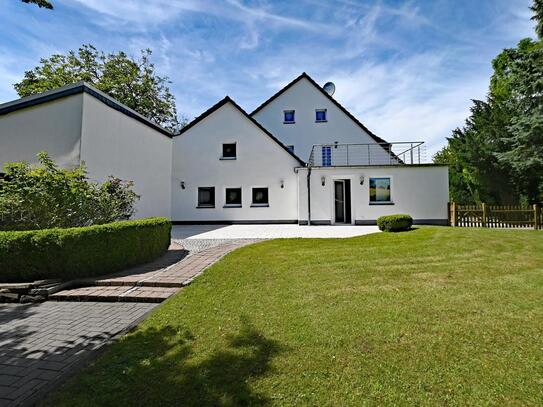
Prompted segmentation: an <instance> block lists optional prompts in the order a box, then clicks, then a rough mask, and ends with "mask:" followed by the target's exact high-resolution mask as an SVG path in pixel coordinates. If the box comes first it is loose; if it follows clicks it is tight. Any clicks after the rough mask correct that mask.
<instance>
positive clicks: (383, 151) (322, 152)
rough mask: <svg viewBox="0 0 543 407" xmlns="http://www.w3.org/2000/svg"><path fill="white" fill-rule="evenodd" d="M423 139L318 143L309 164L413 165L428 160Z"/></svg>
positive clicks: (313, 165) (323, 165)
mask: <svg viewBox="0 0 543 407" xmlns="http://www.w3.org/2000/svg"><path fill="white" fill-rule="evenodd" d="M426 160H427V158H426V146H424V142H423V141H413V142H398V143H371V144H339V143H333V144H316V145H314V146H313V148H312V149H311V155H310V156H309V166H310V167H349V166H357V165H363V166H368V165H413V164H424V163H426V162H427V161H426Z"/></svg>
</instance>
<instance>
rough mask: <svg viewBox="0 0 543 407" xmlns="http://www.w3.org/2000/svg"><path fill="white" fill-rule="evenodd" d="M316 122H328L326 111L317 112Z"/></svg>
mask: <svg viewBox="0 0 543 407" xmlns="http://www.w3.org/2000/svg"><path fill="white" fill-rule="evenodd" d="M315 121H316V122H317V123H322V122H325V121H327V120H326V109H317V110H315Z"/></svg>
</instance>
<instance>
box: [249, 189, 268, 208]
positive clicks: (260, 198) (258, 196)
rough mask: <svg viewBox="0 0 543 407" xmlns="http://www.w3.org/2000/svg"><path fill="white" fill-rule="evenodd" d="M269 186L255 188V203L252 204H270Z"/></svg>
mask: <svg viewBox="0 0 543 407" xmlns="http://www.w3.org/2000/svg"><path fill="white" fill-rule="evenodd" d="M269 204H270V201H269V196H268V188H253V203H252V204H251V206H269Z"/></svg>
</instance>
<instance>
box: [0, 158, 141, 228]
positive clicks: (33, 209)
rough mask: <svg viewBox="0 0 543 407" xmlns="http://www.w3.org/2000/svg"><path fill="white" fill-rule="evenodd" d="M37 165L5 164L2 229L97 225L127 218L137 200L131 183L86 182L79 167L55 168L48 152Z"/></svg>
mask: <svg viewBox="0 0 543 407" xmlns="http://www.w3.org/2000/svg"><path fill="white" fill-rule="evenodd" d="M38 160H39V162H40V165H29V164H27V163H24V162H18V163H8V164H6V165H5V166H4V173H5V176H4V177H3V179H0V230H35V229H50V228H71V227H78V226H90V225H101V224H104V223H110V222H115V221H119V220H128V219H130V217H131V216H132V215H133V214H134V203H135V201H136V199H138V196H137V195H136V194H135V193H134V192H133V191H132V187H133V183H132V182H127V181H121V180H120V179H118V178H114V177H110V178H109V179H108V180H107V181H105V182H103V183H102V184H98V183H96V182H91V181H89V179H88V177H87V170H86V169H85V167H84V166H83V165H80V166H78V167H76V168H73V169H62V168H59V167H58V166H57V165H56V164H55V163H54V161H53V160H51V159H50V158H49V156H48V155H47V153H44V152H41V153H39V154H38Z"/></svg>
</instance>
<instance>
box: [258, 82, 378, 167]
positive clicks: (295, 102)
mask: <svg viewBox="0 0 543 407" xmlns="http://www.w3.org/2000/svg"><path fill="white" fill-rule="evenodd" d="M315 109H327V120H328V121H327V122H325V123H316V122H315ZM284 110H295V111H296V123H294V124H284V123H283V111H284ZM254 118H255V119H256V120H257V121H258V122H259V123H260V124H262V125H263V126H264V127H265V128H266V129H268V130H269V131H270V132H271V133H272V134H273V135H274V136H276V137H277V138H278V139H279V140H281V141H282V142H283V144H285V145H294V152H295V153H296V154H297V155H298V156H299V157H300V158H301V159H302V160H305V161H307V160H308V159H309V155H310V153H311V147H312V146H313V145H314V144H328V143H334V142H335V141H337V142H338V143H361V144H366V143H375V140H374V139H373V138H371V137H370V136H369V135H368V134H367V133H366V132H365V131H364V130H362V129H361V128H360V127H359V126H358V125H357V124H356V123H355V122H354V121H353V120H352V119H351V118H349V117H348V116H347V115H346V114H345V113H344V112H343V111H341V110H340V109H339V108H338V107H337V106H336V105H335V104H334V103H332V101H330V100H329V99H328V98H327V97H326V96H324V95H323V94H322V93H321V92H320V91H319V90H318V89H316V88H315V86H314V85H313V84H312V83H311V82H309V81H308V80H307V79H306V78H302V79H301V80H300V81H298V82H297V83H296V84H294V85H293V86H292V87H291V88H289V89H288V90H287V91H285V92H284V93H283V94H281V95H280V96H279V97H278V98H277V99H275V100H273V101H272V102H270V103H269V104H268V105H267V106H265V107H264V108H263V109H262V110H260V111H259V112H257V113H256V114H255V115H254Z"/></svg>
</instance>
